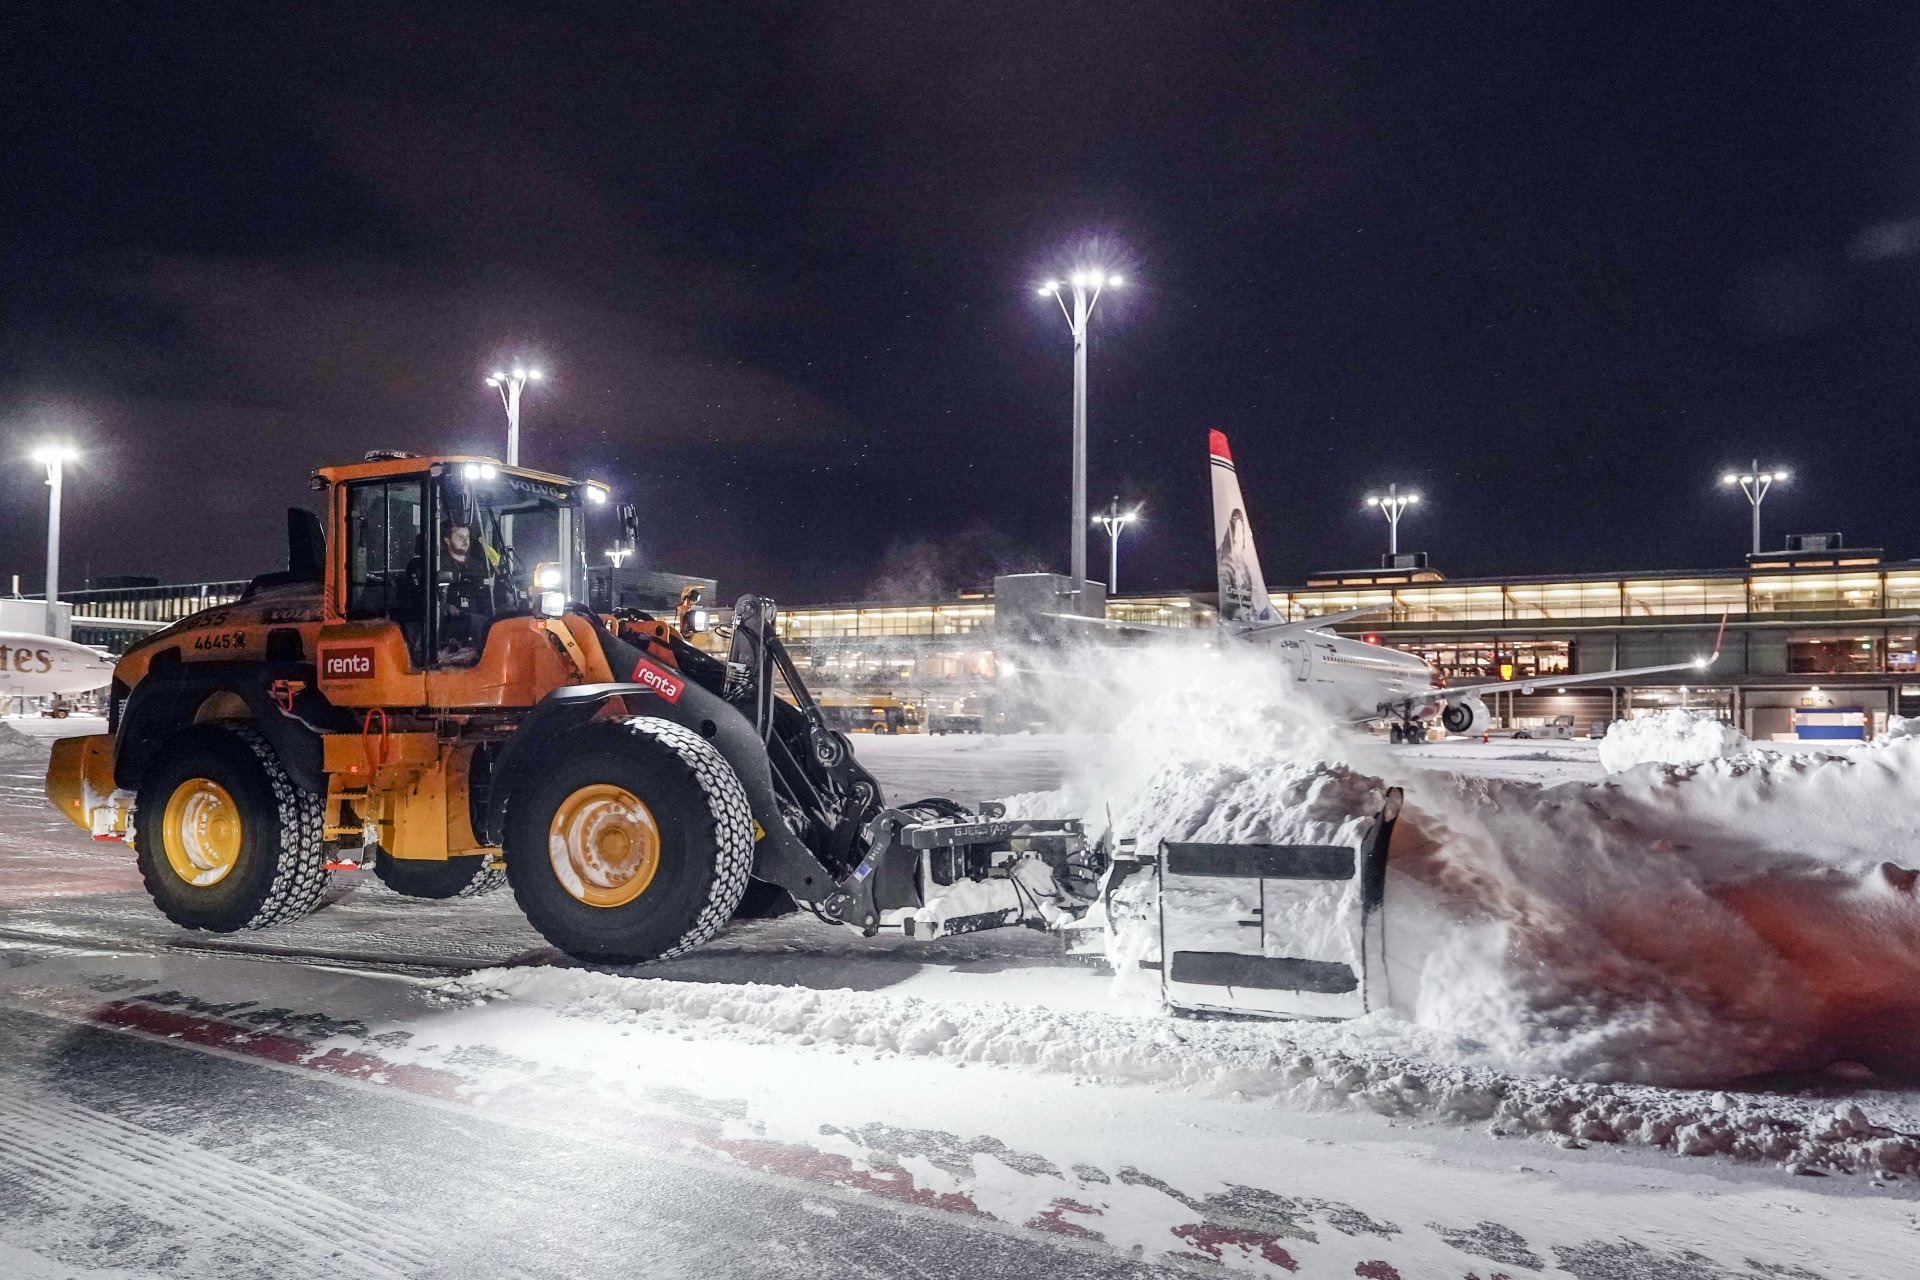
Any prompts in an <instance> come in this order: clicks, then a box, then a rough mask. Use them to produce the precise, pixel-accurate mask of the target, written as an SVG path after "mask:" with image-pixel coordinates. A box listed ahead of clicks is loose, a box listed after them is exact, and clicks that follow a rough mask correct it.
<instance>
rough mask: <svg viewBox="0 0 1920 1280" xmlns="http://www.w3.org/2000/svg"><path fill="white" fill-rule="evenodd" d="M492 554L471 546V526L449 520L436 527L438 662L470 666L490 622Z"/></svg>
mask: <svg viewBox="0 0 1920 1280" xmlns="http://www.w3.org/2000/svg"><path fill="white" fill-rule="evenodd" d="M491 561H492V557H491V556H489V555H488V554H487V552H486V549H485V548H484V547H482V548H476V547H475V546H474V537H473V526H471V525H467V524H461V523H457V522H449V523H447V524H445V525H443V526H441V530H440V569H439V572H438V573H437V574H436V575H435V577H434V594H435V596H436V597H437V600H436V603H437V605H438V607H439V614H440V618H439V620H440V641H439V650H438V654H437V657H438V659H439V661H440V662H441V663H442V664H453V665H456V666H465V665H470V664H471V663H474V662H476V661H478V660H479V657H480V646H481V644H482V643H483V642H484V641H485V639H486V634H487V627H488V625H489V624H490V623H491V622H492V621H493V613H494V609H493V582H492V564H491Z"/></svg>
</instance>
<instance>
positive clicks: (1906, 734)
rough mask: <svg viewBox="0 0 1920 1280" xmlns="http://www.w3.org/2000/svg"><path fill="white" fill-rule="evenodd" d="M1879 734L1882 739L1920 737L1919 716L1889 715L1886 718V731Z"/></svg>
mask: <svg viewBox="0 0 1920 1280" xmlns="http://www.w3.org/2000/svg"><path fill="white" fill-rule="evenodd" d="M1880 736H1881V739H1882V741H1885V740H1886V739H1889V738H1920V716H1890V717H1888V719H1887V731H1886V732H1885V733H1884V734H1882V735H1880Z"/></svg>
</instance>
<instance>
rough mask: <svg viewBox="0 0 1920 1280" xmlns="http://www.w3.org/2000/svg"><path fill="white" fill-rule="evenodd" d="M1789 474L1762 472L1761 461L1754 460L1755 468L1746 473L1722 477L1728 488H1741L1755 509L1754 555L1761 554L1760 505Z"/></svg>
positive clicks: (1721, 481) (1732, 473) (1733, 472)
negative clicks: (1769, 491)
mask: <svg viewBox="0 0 1920 1280" xmlns="http://www.w3.org/2000/svg"><path fill="white" fill-rule="evenodd" d="M1786 478H1787V473H1786V472H1785V471H1783V470H1775V471H1762V470H1761V469H1760V459H1758V458H1755V459H1754V460H1753V466H1752V467H1751V468H1750V469H1748V470H1746V471H1729V472H1727V474H1725V475H1723V476H1721V477H1720V483H1721V484H1723V485H1726V486H1728V487H1732V486H1733V485H1736V484H1737V485H1739V486H1740V492H1742V493H1744V494H1746V495H1747V502H1748V503H1749V504H1751V505H1752V507H1753V554H1755V555H1759V554H1760V504H1761V503H1762V502H1765V501H1766V500H1767V490H1769V489H1771V488H1773V486H1774V484H1775V483H1776V482H1778V483H1784V482H1785V481H1786Z"/></svg>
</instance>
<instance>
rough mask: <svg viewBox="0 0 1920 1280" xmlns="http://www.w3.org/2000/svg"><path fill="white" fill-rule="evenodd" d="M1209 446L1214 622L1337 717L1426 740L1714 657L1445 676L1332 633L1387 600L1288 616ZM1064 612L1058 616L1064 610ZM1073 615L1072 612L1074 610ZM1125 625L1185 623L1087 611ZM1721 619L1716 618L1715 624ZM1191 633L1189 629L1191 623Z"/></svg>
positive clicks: (1701, 664) (1230, 470)
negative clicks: (1278, 607)
mask: <svg viewBox="0 0 1920 1280" xmlns="http://www.w3.org/2000/svg"><path fill="white" fill-rule="evenodd" d="M1207 455H1208V463H1209V466H1210V469H1211V470H1212V472H1213V537H1214V550H1215V559H1216V561H1217V563H1218V566H1219V578H1220V604H1219V609H1218V613H1219V626H1220V629H1221V631H1222V632H1223V633H1224V634H1226V635H1228V636H1232V637H1235V638H1238V639H1241V640H1244V641H1248V642H1251V643H1253V644H1257V645H1261V646H1263V647H1265V648H1268V649H1270V650H1272V651H1273V653H1274V654H1275V656H1276V657H1278V658H1279V659H1280V661H1281V663H1282V665H1283V666H1285V667H1286V669H1287V670H1288V671H1289V672H1290V673H1291V674H1292V676H1293V680H1294V683H1295V686H1296V687H1297V688H1298V689H1299V690H1300V691H1301V692H1302V693H1304V694H1306V695H1307V696H1308V697H1309V698H1311V699H1312V700H1313V701H1314V702H1315V703H1316V704H1318V705H1319V706H1321V707H1323V708H1324V709H1326V710H1327V711H1328V712H1330V713H1331V714H1333V715H1334V716H1336V717H1338V718H1340V719H1343V720H1347V721H1350V722H1352V723H1354V724H1357V725H1366V724H1376V723H1378V722H1380V721H1386V722H1387V725H1388V736H1389V737H1390V739H1391V740H1392V741H1394V742H1396V743H1398V742H1424V741H1426V737H1427V730H1428V729H1429V728H1430V727H1431V726H1432V724H1433V723H1434V722H1435V721H1438V722H1439V723H1440V725H1441V727H1443V728H1444V729H1446V730H1447V732H1449V733H1455V734H1461V735H1471V734H1476V733H1480V732H1482V731H1483V730H1484V729H1485V728H1486V727H1487V726H1488V725H1489V724H1491V723H1492V721H1493V715H1492V713H1491V712H1490V711H1488V710H1487V704H1486V703H1485V702H1484V701H1483V700H1482V699H1483V698H1484V697H1485V696H1486V695H1487V694H1490V693H1503V692H1505V691H1506V690H1509V689H1517V690H1519V691H1520V692H1522V693H1532V692H1533V691H1534V690H1535V689H1536V688H1538V687H1540V686H1543V685H1547V686H1552V687H1553V688H1555V689H1561V688H1565V687H1566V686H1568V685H1575V684H1596V683H1602V682H1606V681H1618V680H1625V679H1629V678H1631V677H1634V676H1650V675H1659V674H1663V673H1665V672H1670V671H1699V670H1704V669H1706V668H1707V667H1710V666H1712V665H1713V663H1714V661H1715V660H1716V659H1718V658H1719V656H1720V639H1719V638H1716V639H1715V640H1714V646H1713V654H1712V655H1711V656H1710V657H1704V658H1696V659H1694V660H1693V661H1691V662H1675V663H1667V664H1664V665H1662V666H1655V667H1623V668H1618V669H1615V670H1612V671H1593V672H1585V673H1582V674H1580V675H1573V674H1570V673H1559V672H1556V673H1553V674H1549V675H1543V676H1535V677H1530V678H1528V679H1524V680H1496V681H1488V682H1485V683H1479V684H1468V685H1451V686H1450V685H1448V684H1447V683H1446V682H1445V681H1444V680H1443V679H1442V678H1441V677H1440V676H1439V673H1437V672H1436V671H1434V669H1433V667H1432V666H1431V665H1429V664H1428V663H1427V661H1426V660H1425V659H1423V658H1421V657H1420V656H1419V655H1417V654H1412V653H1408V652H1406V651H1405V650H1404V649H1394V648H1390V647H1388V646H1386V645H1379V644H1370V643H1368V642H1366V641H1362V640H1352V639H1349V638H1347V637H1346V636H1342V635H1338V634H1336V633H1335V632H1333V631H1330V630H1328V628H1330V627H1333V626H1337V625H1338V624H1340V623H1342V622H1351V621H1353V620H1354V619H1356V618H1363V617H1366V616H1367V615H1368V614H1372V613H1378V612H1379V611H1380V610H1382V609H1384V608H1386V607H1387V606H1385V605H1373V606H1370V607H1367V608H1363V609H1347V610H1344V611H1342V612H1338V613H1322V614H1317V615H1315V616H1314V617H1311V618H1299V619H1294V620H1292V621H1289V620H1287V619H1285V618H1282V617H1281V616H1280V615H1279V614H1278V613H1276V612H1275V610H1274V607H1273V599H1272V597H1271V596H1269V595H1268V594H1267V582H1266V578H1265V577H1264V576H1263V575H1262V574H1261V572H1260V556H1259V553H1258V552H1256V551H1255V550H1254V546H1253V532H1252V529H1251V528H1250V527H1249V525H1248V523H1247V508H1246V502H1245V501H1244V500H1243V499H1242V498H1241V496H1240V477H1239V474H1238V473H1237V472H1236V471H1235V469H1234V465H1233V451H1232V450H1231V449H1230V448H1229V447H1228V445H1227V437H1226V434H1225V433H1224V432H1220V431H1210V432H1208V434H1207ZM1061 616H1063V617H1064V615H1061ZM1075 620H1076V621H1078V619H1075ZM1087 621H1092V622H1095V623H1097V624H1099V625H1104V626H1109V627H1112V628H1114V629H1116V630H1124V631H1136V630H1138V631H1160V630H1167V631H1186V630H1187V629H1186V628H1181V627H1161V626H1158V625H1155V624H1152V623H1136V622H1122V621H1118V620H1112V621H1109V620H1105V619H1088V620H1087ZM1726 628H1727V622H1726V619H1725V618H1724V617H1722V618H1721V620H1720V633H1721V636H1722V637H1724V636H1725V634H1726ZM1189 634H1190V632H1189Z"/></svg>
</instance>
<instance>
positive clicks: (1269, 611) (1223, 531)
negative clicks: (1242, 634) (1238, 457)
mask: <svg viewBox="0 0 1920 1280" xmlns="http://www.w3.org/2000/svg"><path fill="white" fill-rule="evenodd" d="M1207 455H1208V456H1207V462H1208V464H1209V469H1210V470H1211V471H1212V472H1213V549H1214V557H1215V559H1216V560H1217V561H1218V562H1219V566H1220V621H1221V622H1236V623H1247V622H1270V621H1272V620H1273V601H1272V600H1271V599H1269V598H1268V596H1267V580H1266V578H1264V577H1263V576H1261V573H1260V556H1259V553H1258V552H1256V551H1255V550H1254V549H1253V530H1252V528H1251V526H1249V525H1248V523H1247V504H1246V502H1245V501H1244V500H1243V499H1242V498H1241V497H1240V477H1239V476H1238V475H1237V474H1235V472H1234V469H1233V452H1232V450H1230V449H1228V448H1227V437H1226V434H1225V433H1224V432H1220V431H1209V432H1208V433H1207Z"/></svg>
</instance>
